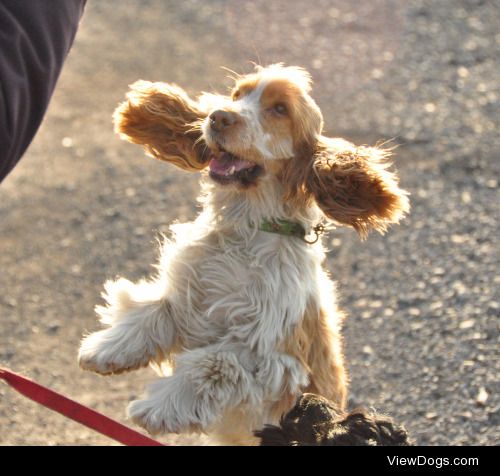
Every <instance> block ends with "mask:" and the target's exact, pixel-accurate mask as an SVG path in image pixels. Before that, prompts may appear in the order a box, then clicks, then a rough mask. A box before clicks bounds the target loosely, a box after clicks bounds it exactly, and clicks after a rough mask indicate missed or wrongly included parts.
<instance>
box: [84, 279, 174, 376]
mask: <svg viewBox="0 0 500 476" xmlns="http://www.w3.org/2000/svg"><path fill="white" fill-rule="evenodd" d="M164 289H165V287H164V286H163V285H162V283H161V282H140V283H137V284H134V283H131V282H130V281H128V280H126V279H119V280H117V281H108V282H107V283H106V284H105V290H106V292H105V293H104V294H103V297H104V298H105V300H106V301H107V305H106V306H98V307H97V308H96V311H97V313H98V314H99V315H100V317H101V322H102V323H103V324H105V325H107V326H108V328H107V329H104V330H101V331H98V332H94V333H93V334H90V335H88V336H87V337H85V338H84V339H83V341H82V343H81V346H80V351H79V354H78V362H79V364H80V367H82V368H83V369H85V370H91V371H94V372H97V373H100V374H103V375H107V374H113V373H121V372H126V371H129V370H134V369H137V368H139V367H144V366H146V365H148V363H149V362H150V361H151V360H156V361H159V360H162V359H163V358H164V357H165V356H167V355H168V353H169V351H170V349H171V347H172V345H173V344H174V342H175V337H176V334H175V328H174V323H173V320H172V318H171V316H170V315H169V313H170V306H169V304H168V301H167V298H166V297H165V296H164V293H165V291H164Z"/></svg>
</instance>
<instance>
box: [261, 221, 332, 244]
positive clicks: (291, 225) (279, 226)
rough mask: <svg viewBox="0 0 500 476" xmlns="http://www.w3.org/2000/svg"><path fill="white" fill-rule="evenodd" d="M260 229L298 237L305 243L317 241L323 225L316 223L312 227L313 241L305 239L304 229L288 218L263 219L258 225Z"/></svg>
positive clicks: (322, 230)
mask: <svg viewBox="0 0 500 476" xmlns="http://www.w3.org/2000/svg"><path fill="white" fill-rule="evenodd" d="M259 230H260V231H266V232H268V233H277V234H278V235H285V236H295V238H300V239H301V240H302V241H305V242H306V243H309V244H313V243H316V241H318V239H319V236H320V235H321V234H322V233H323V232H324V227H323V225H317V226H315V227H314V228H313V231H314V233H316V238H315V239H314V240H313V241H308V240H306V230H305V229H304V227H303V226H302V225H301V224H300V223H296V222H293V221H288V220H278V219H276V220H272V221H270V220H263V221H262V223H261V224H260V226H259Z"/></svg>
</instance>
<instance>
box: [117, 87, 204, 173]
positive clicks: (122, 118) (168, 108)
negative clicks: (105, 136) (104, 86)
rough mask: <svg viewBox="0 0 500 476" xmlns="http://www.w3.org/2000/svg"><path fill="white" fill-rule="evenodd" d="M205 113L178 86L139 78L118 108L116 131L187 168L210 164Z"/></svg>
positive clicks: (161, 156) (150, 151)
mask: <svg viewBox="0 0 500 476" xmlns="http://www.w3.org/2000/svg"><path fill="white" fill-rule="evenodd" d="M205 117H206V114H205V113H204V112H203V111H202V110H201V109H200V108H199V106H198V104H197V103H196V102H195V101H193V100H192V99H190V98H189V96H188V95H187V94H186V92H185V91H184V90H183V89H181V88H180V87H178V86H175V85H171V84H166V83H152V82H149V81H137V82H135V83H134V84H132V85H131V86H130V91H129V92H128V93H127V100H126V101H124V102H123V103H121V104H120V105H119V106H118V107H117V108H116V110H115V113H114V115H113V120H114V123H115V131H116V132H117V133H118V134H120V136H121V137H122V139H125V140H128V141H129V142H132V143H134V144H140V145H143V146H144V149H145V150H146V153H147V154H148V155H150V156H152V157H154V158H156V159H159V160H164V161H166V162H170V163H172V164H174V165H176V166H177V167H180V168H182V169H184V170H188V171H197V170H201V169H203V168H204V167H206V166H207V165H208V151H207V147H206V145H205V143H204V142H203V141H202V139H201V129H200V125H201V122H202V120H203V119H204V118H205Z"/></svg>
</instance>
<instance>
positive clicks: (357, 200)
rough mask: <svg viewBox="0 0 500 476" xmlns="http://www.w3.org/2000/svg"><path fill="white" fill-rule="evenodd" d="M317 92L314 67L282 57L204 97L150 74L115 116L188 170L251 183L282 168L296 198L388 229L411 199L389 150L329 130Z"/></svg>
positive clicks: (358, 225)
mask: <svg viewBox="0 0 500 476" xmlns="http://www.w3.org/2000/svg"><path fill="white" fill-rule="evenodd" d="M310 92H311V77H310V75H309V74H308V73H307V72H306V71H305V70H303V69H301V68H298V67H285V66H282V65H279V64H278V65H271V66H268V67H266V68H263V67H256V69H255V72H253V73H251V74H248V75H245V76H237V77H235V85H234V88H233V89H232V92H231V95H229V96H224V95H216V94H206V93H205V94H202V95H201V96H200V97H199V98H198V100H197V101H192V100H191V99H189V97H188V96H187V95H186V93H184V91H182V90H181V89H180V88H178V87H176V86H169V85H165V84H161V83H147V82H144V81H142V82H138V83H135V84H134V85H132V90H131V92H130V93H129V95H128V101H127V102H125V103H123V104H122V105H121V106H120V107H119V108H118V109H117V111H116V113H115V124H116V128H117V130H118V131H119V132H120V133H121V134H122V135H123V136H125V137H126V138H127V139H128V140H131V141H132V142H135V143H141V144H143V145H144V146H145V147H146V149H147V151H148V153H149V154H150V155H153V156H154V157H157V158H160V159H163V160H166V161H170V162H173V163H175V164H176V165H178V166H180V167H182V168H184V169H186V170H201V169H203V168H205V167H208V170H209V175H210V177H211V178H212V180H213V181H214V182H216V183H217V184H219V185H220V186H224V187H232V188H234V189H235V190H237V191H239V192H241V193H251V192H252V190H254V189H255V187H259V186H262V184H263V183H264V182H265V181H266V180H267V179H266V177H267V178H269V177H274V178H276V179H277V180H278V183H279V184H281V193H282V195H283V200H284V201H286V203H287V204H288V205H289V206H290V207H298V208H300V207H305V206H311V205H313V204H314V203H316V204H317V205H318V206H319V208H320V209H321V210H322V211H323V213H324V214H325V216H326V217H327V218H329V219H330V220H333V221H334V222H337V223H341V224H345V225H349V226H352V227H353V228H354V229H356V231H358V233H359V234H360V235H361V236H362V237H365V236H366V234H367V232H368V231H369V230H370V229H376V230H378V231H381V232H383V231H385V230H386V228H387V226H388V225H389V224H390V223H394V222H398V221H399V220H400V218H401V217H402V216H403V215H404V213H405V212H407V211H408V208H409V203H408V198H407V193H406V192H405V191H404V190H402V189H400V188H399V186H398V179H397V177H396V175H395V174H394V172H390V171H389V170H388V167H389V164H388V162H387V158H388V156H389V153H388V151H386V150H382V149H379V148H374V147H355V146H353V145H352V144H350V143H349V142H347V141H344V140H342V139H329V138H327V137H325V136H323V135H322V132H323V117H322V114H321V111H320V109H319V107H318V106H317V104H316V103H315V101H314V100H313V99H312V97H311V96H310Z"/></svg>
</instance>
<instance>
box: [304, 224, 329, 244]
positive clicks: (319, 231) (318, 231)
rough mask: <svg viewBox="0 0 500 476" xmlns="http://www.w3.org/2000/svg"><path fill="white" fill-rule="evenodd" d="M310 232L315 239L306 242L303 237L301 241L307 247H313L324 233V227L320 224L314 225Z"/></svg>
mask: <svg viewBox="0 0 500 476" xmlns="http://www.w3.org/2000/svg"><path fill="white" fill-rule="evenodd" d="M312 231H313V232H314V233H315V235H316V237H315V238H313V239H312V240H307V239H306V237H305V236H304V237H303V238H302V239H303V240H304V241H305V242H306V243H307V244H309V245H313V244H314V243H316V242H317V241H318V240H319V237H320V236H321V235H322V234H323V233H324V232H325V225H323V224H322V223H320V224H319V225H316V226H315V227H314V228H313V229H312Z"/></svg>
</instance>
